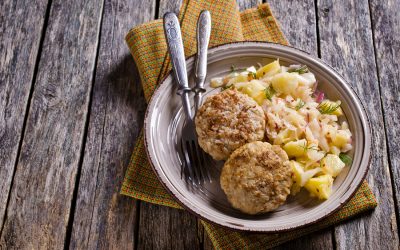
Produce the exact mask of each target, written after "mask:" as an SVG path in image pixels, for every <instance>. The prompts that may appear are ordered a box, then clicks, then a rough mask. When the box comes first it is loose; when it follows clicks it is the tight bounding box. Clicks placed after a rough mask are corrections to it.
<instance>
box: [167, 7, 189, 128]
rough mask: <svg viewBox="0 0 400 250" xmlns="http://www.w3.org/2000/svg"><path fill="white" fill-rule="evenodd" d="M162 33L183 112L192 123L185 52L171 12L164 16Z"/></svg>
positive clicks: (176, 19) (178, 28)
mask: <svg viewBox="0 0 400 250" xmlns="http://www.w3.org/2000/svg"><path fill="white" fill-rule="evenodd" d="M164 32H165V37H166V38H167V45H168V50H169V54H170V56H171V62H172V69H173V73H174V77H175V80H176V82H177V83H178V94H179V95H180V96H181V98H182V105H183V110H184V112H185V115H186V119H187V120H188V121H193V117H192V112H191V109H190V101H189V93H190V92H191V88H189V83H188V76H187V70H186V61H185V52H184V48H183V42H182V34H181V28H180V25H179V20H178V18H177V16H176V15H175V14H174V13H172V12H167V13H166V14H165V15H164Z"/></svg>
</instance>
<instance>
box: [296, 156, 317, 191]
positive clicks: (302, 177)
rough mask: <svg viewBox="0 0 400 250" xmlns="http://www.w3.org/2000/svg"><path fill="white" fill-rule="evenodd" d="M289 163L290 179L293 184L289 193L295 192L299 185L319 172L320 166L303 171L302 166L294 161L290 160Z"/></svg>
mask: <svg viewBox="0 0 400 250" xmlns="http://www.w3.org/2000/svg"><path fill="white" fill-rule="evenodd" d="M290 165H291V167H292V172H293V175H292V179H293V186H292V189H291V193H292V194H293V195H294V194H297V193H298V192H299V191H300V189H301V187H303V186H304V185H305V184H306V183H307V181H308V180H310V179H311V178H312V177H313V176H314V175H316V174H317V173H319V172H321V168H314V169H310V170H307V171H304V166H303V165H301V164H300V163H298V162H296V161H290Z"/></svg>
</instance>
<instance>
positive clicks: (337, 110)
mask: <svg viewBox="0 0 400 250" xmlns="http://www.w3.org/2000/svg"><path fill="white" fill-rule="evenodd" d="M332 115H336V116H340V115H343V111H342V108H341V107H339V108H337V109H336V110H335V111H333V112H332Z"/></svg>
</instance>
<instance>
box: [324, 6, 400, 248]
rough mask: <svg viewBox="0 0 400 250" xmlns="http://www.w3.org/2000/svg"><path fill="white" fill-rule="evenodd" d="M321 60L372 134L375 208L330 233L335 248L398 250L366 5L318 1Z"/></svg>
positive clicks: (372, 176) (370, 177) (372, 173)
mask: <svg viewBox="0 0 400 250" xmlns="http://www.w3.org/2000/svg"><path fill="white" fill-rule="evenodd" d="M318 16H319V31H320V32H319V33H320V38H321V42H320V45H321V57H322V58H323V59H324V60H325V61H326V62H328V63H329V64H331V65H332V66H333V67H334V68H336V69H337V70H338V71H339V72H340V73H341V74H342V75H343V76H344V77H345V78H346V79H347V80H348V81H349V83H350V84H351V85H352V86H353V87H354V88H355V91H356V92H357V93H358V94H359V96H360V98H361V99H362V100H363V102H364V104H365V107H366V109H367V113H368V114H369V118H370V122H371V126H372V129H373V131H374V132H373V133H372V136H373V139H372V142H373V145H372V157H371V168H370V171H369V174H368V182H369V184H370V186H371V187H372V189H373V191H374V193H375V195H376V198H377V199H378V201H379V206H378V207H377V208H376V209H375V211H374V212H373V213H372V214H371V215H368V216H363V217H361V218H359V219H357V220H352V221H350V222H347V223H345V224H341V225H339V226H337V227H336V228H335V241H336V246H337V247H338V248H339V249H398V247H399V239H398V235H397V224H396V219H395V209H394V202H393V193H392V185H391V180H390V170H389V166H388V156H387V150H386V141H385V133H384V129H383V127H384V124H383V117H382V110H381V99H380V98H379V96H380V93H379V85H378V77H377V72H376V65H375V56H374V48H373V41H372V33H371V23H370V15H369V6H368V1H366V0H365V1H354V0H352V1H331V0H321V1H318Z"/></svg>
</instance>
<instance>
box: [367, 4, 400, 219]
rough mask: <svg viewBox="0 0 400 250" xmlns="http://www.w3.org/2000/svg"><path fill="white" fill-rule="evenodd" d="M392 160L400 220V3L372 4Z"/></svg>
mask: <svg viewBox="0 0 400 250" xmlns="http://www.w3.org/2000/svg"><path fill="white" fill-rule="evenodd" d="M370 8H371V16H372V28H373V31H374V32H373V35H374V38H375V40H374V42H375V49H376V60H377V66H378V77H379V78H378V79H379V82H380V86H381V88H380V91H381V99H382V104H383V114H384V118H385V125H386V126H385V127H386V138H387V142H388V147H389V160H390V166H391V171H392V173H393V174H392V176H393V180H394V190H395V195H396V197H397V223H399V220H400V214H399V210H400V154H399V153H400V145H399V143H398V141H399V140H400V129H399V124H400V115H399V110H400V85H399V82H398V81H399V79H400V61H399V58H400V29H399V27H400V15H399V13H398V12H399V10H400V2H399V1H394V0H388V1H376V0H372V1H370Z"/></svg>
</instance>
